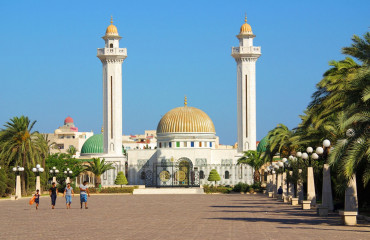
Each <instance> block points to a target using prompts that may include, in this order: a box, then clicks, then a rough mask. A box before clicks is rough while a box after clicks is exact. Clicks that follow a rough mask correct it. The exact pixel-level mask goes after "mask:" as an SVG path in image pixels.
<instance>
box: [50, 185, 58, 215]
mask: <svg viewBox="0 0 370 240" xmlns="http://www.w3.org/2000/svg"><path fill="white" fill-rule="evenodd" d="M49 194H50V198H51V209H54V207H55V202H56V200H57V195H58V188H57V187H56V184H55V182H53V183H52V186H51V188H50V189H49Z"/></svg>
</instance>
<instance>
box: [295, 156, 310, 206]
mask: <svg viewBox="0 0 370 240" xmlns="http://www.w3.org/2000/svg"><path fill="white" fill-rule="evenodd" d="M304 157H306V155H305V156H304ZM307 157H308V155H307ZM296 158H297V160H298V159H300V158H302V159H303V153H301V152H297V153H296ZM301 176H302V169H301V168H299V169H298V180H297V198H298V202H299V203H302V202H303V195H304V194H303V182H302V180H301Z"/></svg>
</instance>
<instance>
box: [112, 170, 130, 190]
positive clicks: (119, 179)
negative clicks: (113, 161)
mask: <svg viewBox="0 0 370 240" xmlns="http://www.w3.org/2000/svg"><path fill="white" fill-rule="evenodd" d="M127 183H128V182H127V179H126V176H125V175H124V174H123V172H118V174H117V177H116V181H114V184H116V185H121V187H122V185H126V184H127Z"/></svg>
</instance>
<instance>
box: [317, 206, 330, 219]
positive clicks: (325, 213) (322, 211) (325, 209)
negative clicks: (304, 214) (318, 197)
mask: <svg viewBox="0 0 370 240" xmlns="http://www.w3.org/2000/svg"><path fill="white" fill-rule="evenodd" d="M317 214H318V215H319V216H321V217H327V216H328V214H329V208H328V207H326V206H323V205H319V206H318V207H317Z"/></svg>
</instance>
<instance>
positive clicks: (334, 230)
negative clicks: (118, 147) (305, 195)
mask: <svg viewBox="0 0 370 240" xmlns="http://www.w3.org/2000/svg"><path fill="white" fill-rule="evenodd" d="M28 200H29V199H21V200H18V201H10V200H0V216H1V218H0V239H130V240H131V239H166V240H167V239H212V240H215V239H310V240H312V239H326V240H327V239H336V240H338V239H370V225H369V224H365V223H364V222H360V224H359V226H356V227H348V226H341V225H339V217H338V216H336V215H331V216H329V217H328V218H320V217H317V216H316V214H315V212H314V211H313V210H311V211H302V210H300V208H299V207H293V206H290V205H287V204H284V203H278V202H276V201H274V200H271V199H268V198H267V197H265V196H262V195H240V194H229V195H219V194H215V195H92V196H91V197H90V198H89V209H87V210H85V209H83V210H81V209H80V208H79V206H78V205H79V202H78V200H79V197H78V196H76V197H74V198H73V201H74V202H73V203H72V209H70V210H67V209H65V207H64V206H65V205H64V199H63V198H62V197H61V196H60V197H58V199H57V205H56V209H54V210H52V209H50V207H49V198H48V197H42V198H41V199H40V202H41V204H40V209H39V210H38V211H36V210H35V209H34V206H30V205H29V204H28Z"/></svg>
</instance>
